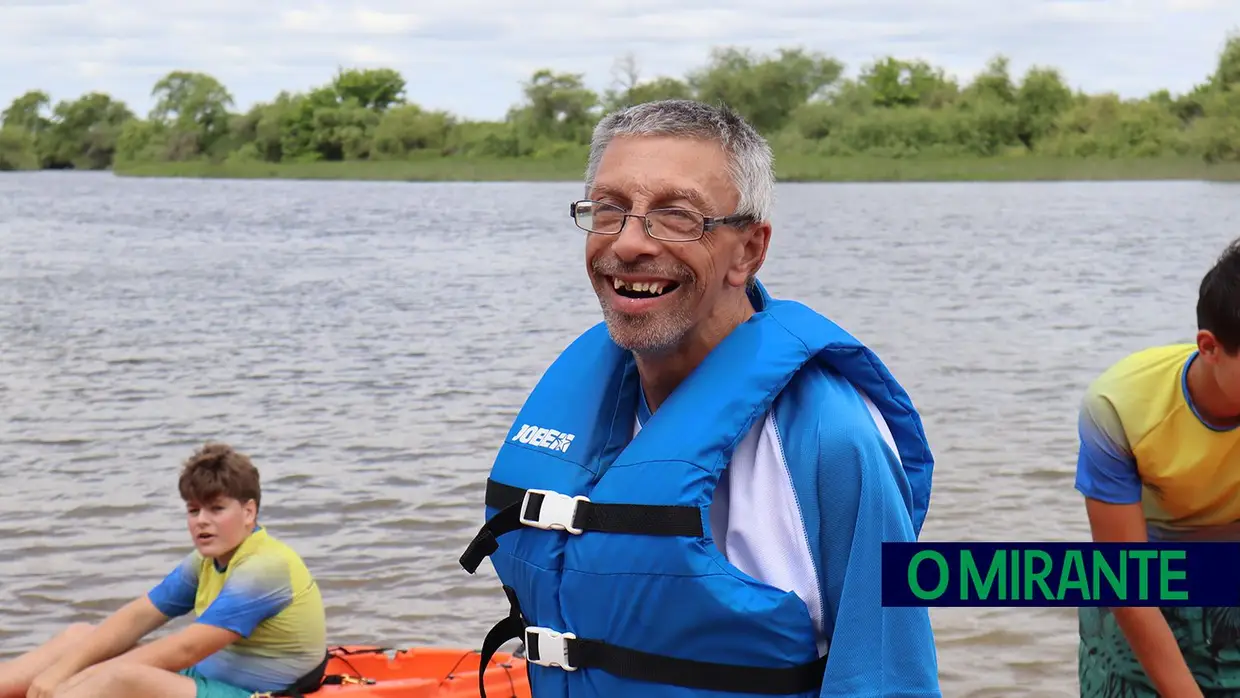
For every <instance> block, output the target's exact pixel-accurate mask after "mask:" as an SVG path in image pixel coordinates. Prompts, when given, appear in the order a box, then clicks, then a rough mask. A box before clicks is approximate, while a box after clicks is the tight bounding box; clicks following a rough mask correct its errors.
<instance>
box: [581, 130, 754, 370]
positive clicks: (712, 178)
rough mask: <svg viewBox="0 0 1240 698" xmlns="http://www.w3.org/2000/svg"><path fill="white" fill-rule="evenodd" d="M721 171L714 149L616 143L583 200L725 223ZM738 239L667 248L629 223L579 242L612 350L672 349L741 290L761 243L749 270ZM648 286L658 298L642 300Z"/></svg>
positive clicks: (743, 235)
mask: <svg viewBox="0 0 1240 698" xmlns="http://www.w3.org/2000/svg"><path fill="white" fill-rule="evenodd" d="M727 165H728V163H727V155H726V153H724V151H723V148H722V147H720V145H719V144H718V143H715V142H708V141H700V140H691V139H685V138H672V137H662V136H659V137H650V136H646V137H619V138H616V139H615V140H613V141H612V142H611V143H610V144H609V145H608V146H607V149H606V150H605V151H604V153H603V157H602V160H601V162H600V163H599V168H598V173H597V175H596V176H595V180H594V186H593V187H592V189H591V190H590V192H589V194H588V196H587V198H589V199H593V200H595V201H599V202H603V203H608V204H614V205H617V206H619V207H621V208H623V209H626V210H628V211H629V212H631V213H637V214H644V213H646V212H647V211H650V210H652V209H656V208H683V209H689V210H691V211H696V212H698V213H700V214H703V215H705V216H726V215H730V214H732V213H733V212H734V211H735V208H736V204H737V200H738V198H739V197H738V194H737V191H736V188H735V186H734V185H733V184H732V180H731V178H730V177H729V174H728V166H727ZM750 227H753V226H750ZM656 234H657V231H656ZM747 239H748V234H747V230H741V229H737V228H732V227H719V228H716V229H714V230H710V231H707V232H706V234H705V235H703V236H702V237H701V238H700V239H698V240H694V241H691V242H667V241H662V240H656V239H654V238H652V237H650V236H649V235H647V234H646V231H645V229H644V228H643V226H642V224H641V221H640V220H636V219H629V220H628V221H627V222H626V224H625V227H624V228H623V229H622V230H621V231H620V234H618V235H599V234H593V233H591V234H589V235H587V239H586V271H587V273H588V274H589V275H590V282H591V284H592V285H593V286H594V292H595V293H596V294H597V295H598V298H599V302H600V304H601V305H602V309H603V319H604V320H605V321H606V323H607V327H608V330H609V331H610V333H611V337H612V339H613V341H615V342H616V344H618V345H620V346H621V347H624V348H625V349H628V350H630V351H634V352H639V353H647V354H658V353H665V352H668V351H672V350H674V349H675V348H677V347H678V346H680V345H681V344H682V343H683V342H684V341H685V339H686V338H687V337H688V336H689V335H690V334H691V333H692V332H694V330H695V329H696V328H698V327H699V325H700V324H701V323H702V322H703V320H706V319H708V318H710V316H711V314H712V312H713V311H714V309H715V306H716V303H717V301H718V300H719V298H720V296H721V294H723V293H724V292H725V291H726V290H728V289H729V288H743V286H744V285H745V282H746V280H747V276H748V274H749V272H751V271H753V270H755V269H756V268H757V264H758V263H760V262H761V257H762V256H763V255H764V253H765V243H764V240H765V239H763V242H762V243H761V244H760V248H761V249H760V250H759V251H758V252H757V253H756V254H757V259H756V263H755V259H754V256H755V248H754V247H753V245H751V244H750V245H747ZM650 284H653V285H654V289H655V291H656V292H657V291H660V290H661V293H658V295H652V293H651V287H650ZM634 286H636V288H633V287H634Z"/></svg>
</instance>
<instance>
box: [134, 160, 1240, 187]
mask: <svg viewBox="0 0 1240 698" xmlns="http://www.w3.org/2000/svg"><path fill="white" fill-rule="evenodd" d="M584 165H585V163H584V159H583V158H577V157H574V158H571V159H570V158H564V159H522V158H496V159H476V158H428V159H418V160H379V161H352V162H311V163H265V162H225V163H209V162H155V163H136V164H126V163H121V164H118V165H116V167H115V169H114V171H115V173H116V174H118V175H120V176H126V177H192V178H228V179H320V180H322V179H327V180H382V181H445V182H446V181H573V182H575V181H580V180H581V177H582V171H583V169H584ZM776 171H777V174H778V175H779V179H780V180H781V181H788V182H936V181H983V182H985V181H994V182H1000V181H1069V180H1077V181H1100V180H1116V181H1122V180H1213V181H1240V163H1227V164H1220V165H1208V164H1206V163H1205V162H1203V161H1202V160H1201V159H1200V158H1196V157H1185V158H1132V159H1083V158H1048V157H1033V156H1025V157H994V158H950V159H894V158H875V157H848V158H823V157H813V156H806V155H800V154H784V155H779V156H777V159H776Z"/></svg>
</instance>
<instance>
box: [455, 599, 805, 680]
mask: <svg viewBox="0 0 1240 698" xmlns="http://www.w3.org/2000/svg"><path fill="white" fill-rule="evenodd" d="M504 593H505V594H506V595H507V596H508V603H509V604H510V605H511V610H510V612H509V614H508V617H507V618H504V619H503V620H501V621H500V622H498V623H496V624H495V626H494V627H492V628H491V630H490V632H488V633H487V636H486V639H485V640H483V642H482V653H481V654H482V656H481V663H480V664H479V666H478V695H479V696H480V698H486V695H487V693H486V685H485V683H484V681H483V673H484V672H485V671H486V668H487V665H488V664H489V663H490V661H491V657H493V656H494V655H495V652H496V651H497V650H498V649H499V648H500V646H501V645H503V644H504V643H505V642H507V641H509V640H515V639H520V640H522V641H523V642H524V643H525V657H526V661H527V662H529V663H530V664H538V665H540V666H553V667H560V668H561V669H564V670H565V671H576V670H577V669H587V668H592V669H601V670H603V671H605V672H607V673H609V674H613V675H615V676H621V677H624V678H628V679H634V680H636V681H650V682H653V683H661V684H668V685H672V686H683V687H685V688H698V689H702V690H706V691H725V692H730V693H758V694H762V695H770V696H778V695H790V694H795V693H806V692H809V691H817V690H819V689H820V688H821V687H822V675H823V672H824V671H825V670H826V668H827V656H826V655H823V656H822V657H819V658H818V659H815V660H813V661H811V662H806V663H805V664H799V665H797V666H791V667H780V668H773V667H753V666H739V665H735V664H716V663H714V662H700V661H696V660H692V659H680V658H677V657H667V656H664V655H658V654H651V653H649V652H641V651H639V650H634V649H629V648H627V647H620V646H618V645H611V644H608V643H606V642H601V641H599V640H588V639H584V638H579V637H576V636H575V635H573V634H572V633H566V634H561V633H557V632H554V631H552V630H550V629H548V628H535V627H530V626H529V625H528V623H526V620H525V616H524V615H523V614H522V613H521V605H520V603H519V602H518V601H517V595H516V591H515V590H514V589H513V588H512V587H510V586H507V585H505V586H504Z"/></svg>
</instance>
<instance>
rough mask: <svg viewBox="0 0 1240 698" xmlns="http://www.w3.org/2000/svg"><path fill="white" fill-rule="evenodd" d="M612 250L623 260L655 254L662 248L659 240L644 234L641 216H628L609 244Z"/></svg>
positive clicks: (643, 222) (644, 227)
mask: <svg viewBox="0 0 1240 698" xmlns="http://www.w3.org/2000/svg"><path fill="white" fill-rule="evenodd" d="M611 249H612V252H614V253H615V255H616V256H617V257H619V258H620V259H622V260H624V261H633V260H636V259H638V258H640V257H642V256H651V257H653V256H655V255H657V254H659V251H660V250H661V249H662V248H661V247H660V245H659V241H658V240H655V239H654V238H652V237H650V236H649V235H647V234H646V222H645V221H644V220H643V219H641V218H634V217H632V216H630V217H628V218H626V219H625V221H624V227H623V228H621V229H620V232H619V233H617V234H616V239H615V241H614V242H612V245H611Z"/></svg>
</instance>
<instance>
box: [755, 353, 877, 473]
mask: <svg viewBox="0 0 1240 698" xmlns="http://www.w3.org/2000/svg"><path fill="white" fill-rule="evenodd" d="M772 417H773V418H774V420H775V424H776V427H777V429H778V430H779V431H780V434H781V436H783V437H785V438H786V437H787V436H789V432H792V433H794V434H795V435H796V436H797V437H798V438H799V439H800V440H801V441H802V442H803V443H805V444H806V445H808V444H814V445H815V446H816V449H815V450H814V451H813V452H812V453H811V452H807V451H806V450H805V449H804V448H802V449H800V452H799V453H797V454H787V455H788V456H789V457H792V456H794V455H795V456H797V457H801V458H805V457H811V456H812V457H814V458H820V457H822V456H823V455H825V453H830V452H832V451H836V450H838V449H866V448H869V447H871V446H877V445H879V444H884V445H885V446H886V447H887V448H889V449H891V451H892V452H893V453H894V452H896V444H895V441H894V439H893V438H892V436H891V431H890V429H889V428H888V426H887V424H886V423H885V421H884V419H883V416H882V414H881V412H880V411H879V409H878V408H877V407H876V406H875V404H874V402H873V401H872V400H871V399H870V398H869V397H868V396H867V395H866V393H865V391H863V390H862V389H861V388H860V387H859V386H857V385H856V384H855V383H853V382H852V381H851V380H849V379H848V377H846V376H844V375H843V374H842V373H840V372H839V371H836V370H833V369H832V368H830V367H829V366H826V365H823V364H820V363H811V364H809V365H807V366H806V367H805V368H804V369H803V370H802V371H800V372H799V373H797V375H796V376H795V377H793V379H792V381H790V382H789V384H788V386H787V387H786V388H785V389H784V390H783V392H781V393H780V394H779V396H778V397H777V398H776V400H775V405H774V408H773V410H772Z"/></svg>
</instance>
